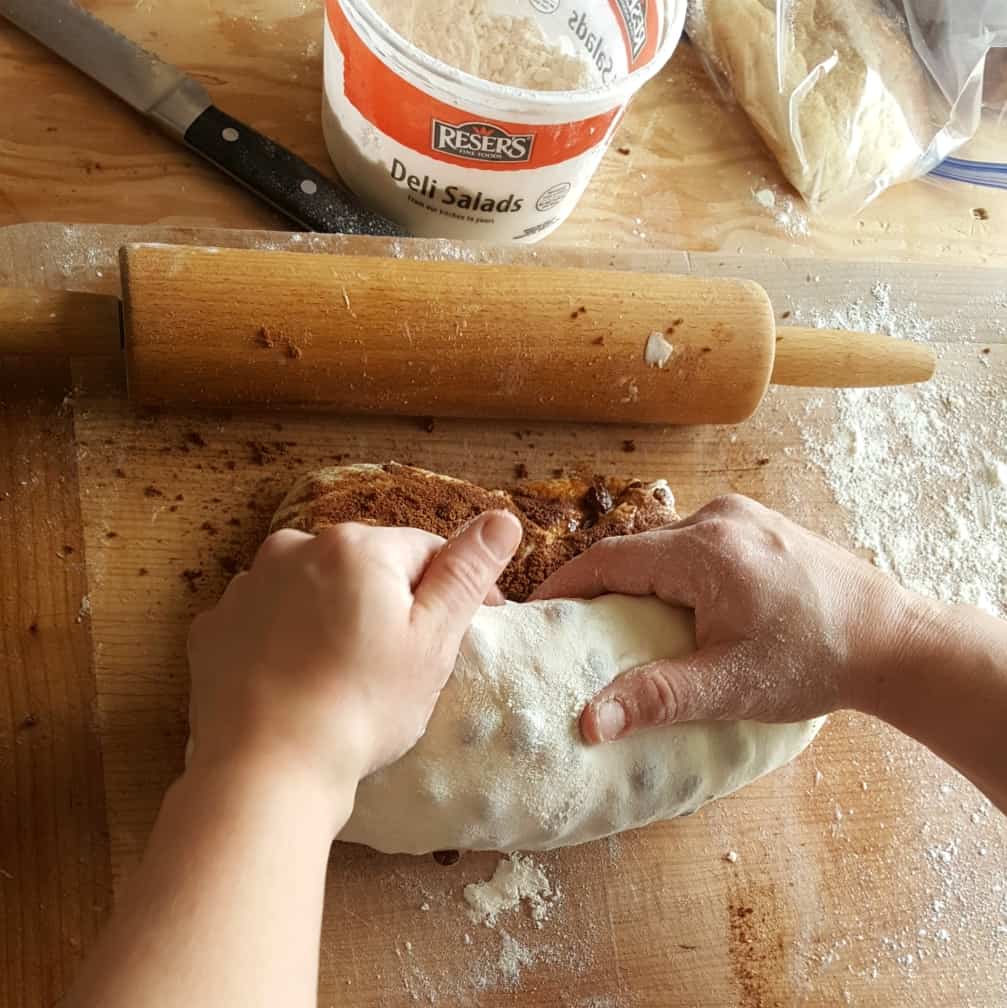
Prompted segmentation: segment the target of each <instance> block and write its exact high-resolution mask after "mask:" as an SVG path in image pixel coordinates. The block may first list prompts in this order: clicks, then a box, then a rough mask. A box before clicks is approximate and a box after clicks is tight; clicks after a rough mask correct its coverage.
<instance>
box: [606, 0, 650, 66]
mask: <svg viewBox="0 0 1007 1008" xmlns="http://www.w3.org/2000/svg"><path fill="white" fill-rule="evenodd" d="M608 5H609V7H611V8H612V14H613V15H614V17H615V20H616V23H617V24H618V25H619V30H620V31H621V32H622V40H623V42H624V43H625V46H626V62H627V63H628V64H629V69H630V72H632V71H633V70H636V69H637V68H638V67H641V66H643V65H644V64H645V63H647V62H649V61H650V60H651V59H652V58H653V56H654V53H655V52H657V34H658V28H659V27H660V24H659V23H658V11H657V0H608Z"/></svg>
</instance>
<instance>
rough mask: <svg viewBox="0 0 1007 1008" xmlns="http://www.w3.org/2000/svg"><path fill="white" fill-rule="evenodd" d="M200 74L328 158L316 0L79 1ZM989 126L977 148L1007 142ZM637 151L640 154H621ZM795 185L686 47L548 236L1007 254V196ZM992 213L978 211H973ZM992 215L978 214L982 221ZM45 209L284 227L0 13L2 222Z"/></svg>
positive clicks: (681, 244) (284, 135)
mask: <svg viewBox="0 0 1007 1008" xmlns="http://www.w3.org/2000/svg"><path fill="white" fill-rule="evenodd" d="M84 6H85V7H87V8H89V9H90V10H93V11H94V12H95V13H96V14H98V15H99V16H101V17H102V18H104V19H105V20H106V21H108V22H109V23H110V24H112V25H113V26H114V27H116V28H118V29H120V30H121V31H123V32H124V33H126V34H128V35H129V36H130V37H131V38H133V39H135V40H136V41H137V42H139V43H141V44H142V45H144V46H146V47H148V48H149V49H151V50H152V51H153V52H156V53H157V54H158V55H159V56H161V57H162V58H163V59H165V60H168V61H170V62H172V63H175V64H177V65H179V66H181V67H182V68H184V69H185V70H186V71H188V72H189V73H191V74H192V75H193V76H195V77H196V78H197V79H199V80H200V81H201V82H202V83H203V84H204V85H205V86H206V87H207V88H208V89H209V91H210V93H211V95H212V96H213V98H214V100H215V101H216V102H217V103H218V104H219V105H220V106H221V107H222V108H224V109H225V110H226V111H228V112H230V113H231V114H232V115H235V116H238V117H239V118H242V119H245V120H246V121H248V122H250V123H251V124H252V125H253V126H255V127H256V128H258V129H260V130H262V131H263V132H265V133H267V134H269V135H271V136H273V137H275V139H277V140H278V141H280V142H281V143H283V144H285V145H286V146H288V147H289V148H291V149H292V150H294V151H295V152H296V153H298V154H300V155H301V156H302V157H304V158H306V159H307V160H308V161H309V162H311V163H312V164H315V165H316V166H318V167H319V168H321V169H323V170H330V164H329V161H328V157H327V155H326V152H325V146H324V144H323V141H322V134H321V128H320V125H319V117H320V108H321V75H322V62H321V44H320V43H321V33H322V0H251V2H244V0H243V2H242V3H235V2H234V0H172V2H171V3H166V4H162V3H156V2H154V0H84ZM1004 134H1007V127H1005V128H1004V129H1003V131H1000V130H997V129H995V128H993V127H992V126H988V127H987V128H986V129H985V130H984V133H983V135H982V136H981V137H980V138H979V139H978V140H977V141H976V143H975V144H974V145H973V147H972V150H974V151H975V156H977V157H983V156H987V157H993V156H995V152H996V151H997V149H999V150H1000V153H1001V154H1003V150H1004ZM618 148H623V149H628V150H629V152H630V153H629V154H628V155H621V154H619V153H618ZM767 186H768V187H769V188H771V189H773V190H774V191H775V192H776V193H777V194H778V195H779V196H780V197H783V198H786V197H788V196H789V195H792V192H791V190H790V189H789V187H788V186H787V184H786V183H785V182H784V180H783V177H782V175H781V173H780V171H779V169H778V168H777V166H776V164H775V162H774V161H773V160H772V159H771V157H770V156H769V154H768V152H767V151H766V149H765V147H764V146H763V144H762V142H761V141H760V140H759V138H758V136H757V135H756V133H755V131H754V130H753V129H752V127H751V126H750V124H749V123H748V121H747V119H746V118H745V116H744V115H743V114H742V113H741V112H740V111H739V110H738V109H737V108H734V107H732V106H729V105H725V104H724V103H723V102H721V101H720V100H719V99H718V97H717V91H716V89H715V88H714V86H713V85H712V84H711V83H710V81H709V80H708V78H707V77H706V74H705V72H704V70H703V68H702V66H701V65H700V63H699V61H698V59H697V58H696V55H695V53H694V52H693V51H692V48H691V47H690V46H689V45H688V44H687V43H684V44H682V45H681V46H680V47H679V49H678V50H677V52H676V53H675V56H674V57H673V59H672V61H671V62H670V64H669V65H668V67H667V69H666V70H664V71H663V72H661V73H659V74H658V75H657V77H656V78H655V79H654V80H653V81H652V82H651V83H650V84H649V85H648V86H647V87H646V88H645V89H644V90H643V91H642V92H641V93H640V94H639V95H638V96H637V98H636V100H635V101H634V103H633V104H632V106H631V108H630V111H629V114H628V115H627V117H626V119H625V121H624V123H623V125H622V127H621V129H620V131H619V133H618V135H617V137H616V140H615V142H614V143H613V144H612V148H611V150H610V151H609V153H608V154H607V156H606V157H605V160H604V161H603V163H602V166H601V168H600V170H599V172H598V174H597V176H596V177H595V179H594V181H593V183H592V184H591V186H590V188H589V189H588V190H587V193H586V195H585V196H584V198H583V200H582V201H581V203H580V205H579V206H578V208H577V209H576V211H575V212H574V214H573V215H572V217H571V218H570V219H569V221H568V222H567V223H566V224H565V225H564V226H563V227H562V228H560V229H559V230H558V231H557V232H556V233H555V235H553V236H552V237H551V238H550V239H549V241H550V242H551V243H552V244H556V245H597V246H602V247H605V248H624V249H633V248H657V249H665V248H675V249H690V250H719V251H724V252H729V253H759V252H766V251H773V252H778V253H790V254H804V255H807V254H809V253H811V254H823V255H829V256H832V257H836V258H847V259H862V258H866V259H873V258H881V259H889V260H893V259H896V260H911V261H931V262H932V261H939V260H941V259H944V258H947V259H948V260H949V261H954V262H975V263H980V262H990V261H996V260H998V259H1001V258H1002V257H1004V255H1005V254H1007V192H1003V191H996V190H990V189H979V188H977V187H973V186H967V185H961V184H954V185H942V186H938V185H935V184H933V183H929V182H918V183H913V184H910V185H905V186H901V187H899V188H897V189H895V190H892V191H890V192H888V193H885V194H883V195H882V196H881V197H880V198H879V199H878V200H877V201H875V202H874V203H873V204H872V205H871V206H869V207H868V208H867V209H865V210H863V211H862V212H861V213H857V214H852V215H848V216H842V217H835V218H830V219H807V220H806V226H807V234H801V233H800V231H802V230H803V229H804V223H805V215H804V214H803V212H802V211H801V210H800V209H798V211H797V219H798V226H797V227H795V226H794V225H793V224H792V223H791V224H790V225H789V226H784V225H782V224H780V223H777V221H776V219H775V217H776V216H777V214H774V212H773V211H771V210H767V209H766V208H764V207H762V206H760V205H759V204H758V203H757V202H756V200H755V199H754V197H753V195H752V193H753V191H754V190H759V189H762V188H765V187H767ZM979 208H982V209H984V210H986V211H987V215H986V219H978V218H977V216H975V215H974V214H973V210H974V209H979ZM979 216H980V217H981V216H983V215H979ZM38 220H60V221H72V222H93V223H102V224H115V223H122V224H180V225H191V226H221V227H236V228H263V227H264V228H276V227H285V226H286V224H285V223H283V222H281V221H280V219H279V218H278V217H277V216H276V215H275V214H274V213H273V212H272V211H271V210H269V209H268V208H266V207H264V206H263V205H262V204H260V203H258V202H257V201H256V200H255V199H254V198H253V197H251V196H249V195H247V194H246V193H244V192H242V191H241V190H240V189H239V188H238V187H236V186H235V185H234V184H233V183H231V182H230V181H229V180H227V179H225V178H223V177H222V176H221V175H220V174H219V173H217V172H216V171H215V170H214V169H212V168H210V167H208V166H206V165H204V164H203V163H202V162H201V161H200V160H199V158H197V157H196V156H195V155H193V154H191V153H189V152H188V151H186V150H184V149H182V148H181V147H179V146H178V145H177V144H176V143H175V142H174V141H172V140H169V139H167V138H165V137H163V136H161V135H160V134H159V133H158V132H157V130H156V129H154V128H153V127H152V126H149V125H148V124H147V123H146V122H144V121H143V120H142V119H141V118H140V117H139V116H138V115H136V114H134V113H133V112H132V111H131V110H130V109H129V108H127V107H126V106H124V105H123V104H122V103H121V102H119V101H118V99H116V98H114V97H112V96H111V95H109V94H108V93H107V92H105V91H104V90H103V89H102V88H101V87H99V86H98V85H96V84H93V83H91V82H90V81H89V80H86V79H85V78H84V77H83V76H82V75H80V74H79V73H77V71H75V70H73V69H72V68H71V67H69V66H67V65H65V64H63V63H61V62H60V61H59V60H58V59H56V58H54V57H53V56H51V55H50V54H49V53H48V52H46V51H45V50H44V49H43V48H42V47H40V46H38V45H37V44H35V43H34V42H33V41H31V40H30V39H28V38H26V37H25V36H23V35H22V34H21V33H19V32H18V31H16V30H15V29H13V28H12V27H10V26H9V25H6V24H4V23H3V22H2V19H0V225H2V224H14V223H22V222H26V221H38Z"/></svg>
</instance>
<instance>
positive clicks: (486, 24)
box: [372, 0, 591, 91]
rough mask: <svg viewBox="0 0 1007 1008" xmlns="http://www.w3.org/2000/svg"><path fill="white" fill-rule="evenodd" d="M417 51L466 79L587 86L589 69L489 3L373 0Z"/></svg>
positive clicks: (538, 86) (547, 87)
mask: <svg viewBox="0 0 1007 1008" xmlns="http://www.w3.org/2000/svg"><path fill="white" fill-rule="evenodd" d="M372 6H373V7H374V9H375V10H376V11H377V12H378V13H379V14H380V15H381V16H382V17H383V18H384V19H385V21H387V22H388V24H389V25H391V27H392V28H393V29H394V30H395V31H397V32H398V33H399V34H400V35H401V36H402V37H403V38H406V39H409V41H410V42H412V43H413V45H415V46H416V47H417V48H419V49H422V50H423V51H424V52H426V53H428V54H429V55H431V56H433V57H434V58H435V59H439V60H440V61H441V62H442V63H447V64H448V65H449V66H453V67H457V68H458V69H459V70H463V71H464V72H465V73H469V74H472V75H473V76H474V77H481V78H482V79H483V80H487V81H492V82H493V83H495V84H508V85H510V86H512V87H519V88H528V89H530V90H534V91H574V90H577V89H578V88H583V87H588V86H590V84H591V72H590V67H589V65H588V63H586V62H585V61H584V60H582V59H580V58H579V57H578V56H571V55H568V54H567V53H565V52H563V50H562V49H560V48H559V46H557V45H553V44H551V43H550V42H549V41H548V40H547V39H546V38H545V36H544V35H543V34H542V32H541V30H540V29H539V26H538V25H537V24H536V23H535V22H534V21H533V20H532V19H531V18H528V17H508V16H506V15H502V14H495V13H493V9H492V5H491V4H490V3H489V2H488V0H372Z"/></svg>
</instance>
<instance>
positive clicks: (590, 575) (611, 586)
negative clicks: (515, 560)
mask: <svg viewBox="0 0 1007 1008" xmlns="http://www.w3.org/2000/svg"><path fill="white" fill-rule="evenodd" d="M689 543H690V537H689V534H688V533H687V532H686V531H684V530H683V531H681V532H679V531H677V530H674V529H670V530H662V531H657V532H641V533H638V534H637V535H629V536H615V537H613V538H611V539H603V540H602V541H601V542H599V543H596V544H595V545H594V546H592V547H591V548H590V549H589V550H587V551H586V552H584V553H582V554H581V555H580V556H578V557H575V558H574V559H573V560H571V561H570V562H569V563H567V564H565V565H564V566H562V567H560V569H559V570H558V571H556V572H555V573H554V574H553V575H552V576H551V577H549V578H547V579H546V580H545V582H543V583H542V584H541V585H540V586H539V587H538V589H537V590H536V591H535V592H534V594H533V595H532V596H531V601H535V600H538V599H548V598H596V597H597V596H599V595H607V594H610V593H613V592H614V593H618V594H620V595H657V596H659V597H660V598H661V599H663V600H664V601H665V602H669V603H671V604H673V605H680V606H685V607H687V608H690V609H691V608H695V605H696V594H697V592H696V587H695V585H694V579H693V577H692V576H691V571H692V570H693V569H694V567H695V560H696V558H695V556H694V555H693V554H694V550H693V549H690V545H689Z"/></svg>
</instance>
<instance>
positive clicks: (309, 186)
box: [301, 179, 318, 196]
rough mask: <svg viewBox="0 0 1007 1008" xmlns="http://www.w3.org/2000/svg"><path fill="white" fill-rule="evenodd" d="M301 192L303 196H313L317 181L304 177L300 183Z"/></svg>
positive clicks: (316, 189)
mask: <svg viewBox="0 0 1007 1008" xmlns="http://www.w3.org/2000/svg"><path fill="white" fill-rule="evenodd" d="M301 192H302V193H304V195H305V196H314V195H315V193H316V192H318V183H317V182H312V181H311V179H305V180H304V181H303V182H302V183H301Z"/></svg>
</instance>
